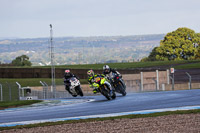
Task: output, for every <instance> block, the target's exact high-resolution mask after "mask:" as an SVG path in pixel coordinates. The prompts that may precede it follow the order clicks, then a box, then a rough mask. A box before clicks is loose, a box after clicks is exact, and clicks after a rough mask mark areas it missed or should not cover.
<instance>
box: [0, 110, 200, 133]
mask: <svg viewBox="0 0 200 133" xmlns="http://www.w3.org/2000/svg"><path fill="white" fill-rule="evenodd" d="M197 113H200V109H195V110H179V111H167V112H159V113H152V114H137V115H124V116H116V117H105V118H90V119H80V120H68V121H59V122H47V123H39V124H30V125H21V126H14V127H0V131H1V130H9V129H21V128H33V127H44V126H53V125H61V124H70V123H81V122H93V121H104V120H115V119H125V118H126V119H135V118H146V117H157V116H166V115H176V114H197Z"/></svg>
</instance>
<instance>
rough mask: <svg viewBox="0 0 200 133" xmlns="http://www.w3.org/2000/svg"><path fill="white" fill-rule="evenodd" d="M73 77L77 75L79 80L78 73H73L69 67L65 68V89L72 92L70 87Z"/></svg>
mask: <svg viewBox="0 0 200 133" xmlns="http://www.w3.org/2000/svg"><path fill="white" fill-rule="evenodd" d="M71 77H75V78H77V79H78V80H79V77H77V76H76V75H74V74H73V73H71V72H70V70H69V69H66V70H65V74H64V83H65V89H66V90H67V91H68V92H69V93H70V94H72V93H71V92H70V91H69V87H70V85H71V84H70V81H69V80H70V78H71Z"/></svg>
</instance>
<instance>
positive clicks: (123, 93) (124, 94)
mask: <svg viewBox="0 0 200 133" xmlns="http://www.w3.org/2000/svg"><path fill="white" fill-rule="evenodd" d="M117 87H118V89H119V91H120V93H121V94H122V96H126V91H125V88H124V87H123V86H122V83H121V82H119V84H118V86H117Z"/></svg>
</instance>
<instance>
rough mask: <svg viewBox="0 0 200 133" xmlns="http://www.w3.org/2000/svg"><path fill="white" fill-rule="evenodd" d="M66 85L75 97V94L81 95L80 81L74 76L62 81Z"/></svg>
mask: <svg viewBox="0 0 200 133" xmlns="http://www.w3.org/2000/svg"><path fill="white" fill-rule="evenodd" d="M64 83H65V85H66V86H69V90H68V91H69V93H70V94H71V95H72V96H73V97H76V96H77V95H80V96H83V91H82V89H81V86H80V81H79V80H78V79H77V78H76V77H71V78H70V79H68V80H66V81H64Z"/></svg>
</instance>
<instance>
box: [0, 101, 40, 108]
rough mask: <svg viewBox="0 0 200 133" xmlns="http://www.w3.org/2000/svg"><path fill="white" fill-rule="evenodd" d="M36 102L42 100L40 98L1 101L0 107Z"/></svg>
mask: <svg viewBox="0 0 200 133" xmlns="http://www.w3.org/2000/svg"><path fill="white" fill-rule="evenodd" d="M38 102H42V100H24V101H3V102H0V109H6V108H11V107H18V106H24V105H31V104H34V103H38Z"/></svg>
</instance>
